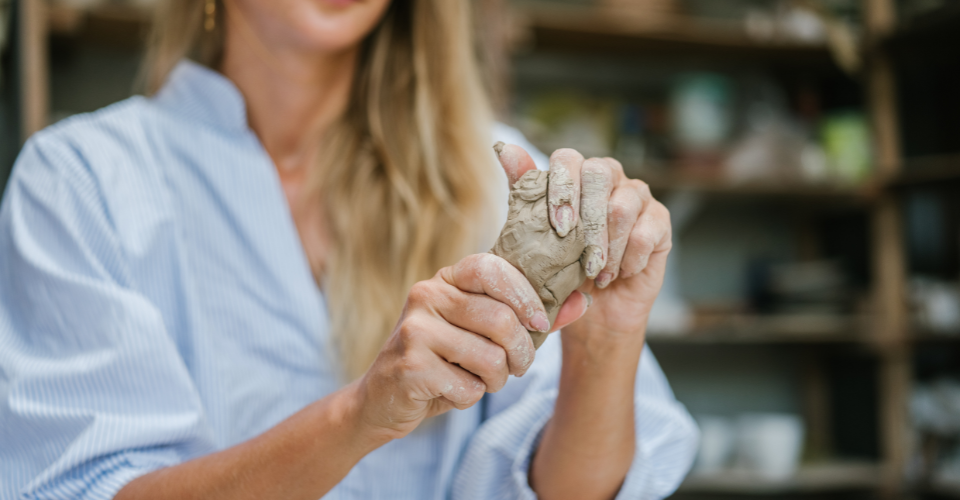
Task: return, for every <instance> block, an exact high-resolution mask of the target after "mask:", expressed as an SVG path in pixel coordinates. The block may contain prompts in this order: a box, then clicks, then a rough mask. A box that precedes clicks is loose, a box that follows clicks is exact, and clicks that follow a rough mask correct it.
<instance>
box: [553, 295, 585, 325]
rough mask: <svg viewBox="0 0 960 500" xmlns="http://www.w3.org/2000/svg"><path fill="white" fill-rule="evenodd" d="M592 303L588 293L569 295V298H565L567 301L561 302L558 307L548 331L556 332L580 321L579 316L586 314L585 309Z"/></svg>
mask: <svg viewBox="0 0 960 500" xmlns="http://www.w3.org/2000/svg"><path fill="white" fill-rule="evenodd" d="M592 302H593V297H592V296H591V295H590V294H588V293H584V292H581V291H579V290H577V291H575V292H573V293H571V294H570V296H569V297H567V300H565V301H563V305H562V306H560V312H559V313H557V319H556V321H554V322H553V327H551V328H550V329H551V330H553V331H556V330H559V329H561V328H563V327H565V326H567V325H569V324H570V323H573V322H574V321H576V320H578V319H580V317H581V316H583V315H584V314H586V313H587V308H589V307H590V304H591V303H592Z"/></svg>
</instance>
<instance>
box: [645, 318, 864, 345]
mask: <svg viewBox="0 0 960 500" xmlns="http://www.w3.org/2000/svg"><path fill="white" fill-rule="evenodd" d="M868 322H869V321H868V320H867V319H866V318H863V317H856V316H837V315H810V314H802V315H799V314H798V315H769V316H760V315H741V314H733V315H718V316H712V317H698V318H697V325H696V326H695V327H694V328H693V329H692V330H691V331H690V332H688V333H683V334H665V333H661V334H658V333H657V332H656V331H651V332H650V333H648V334H647V341H648V342H650V343H651V344H654V345H656V344H660V345H663V344H790V343H844V342H867V341H869V340H870V337H869V335H868V329H867V328H866V325H867V324H868Z"/></svg>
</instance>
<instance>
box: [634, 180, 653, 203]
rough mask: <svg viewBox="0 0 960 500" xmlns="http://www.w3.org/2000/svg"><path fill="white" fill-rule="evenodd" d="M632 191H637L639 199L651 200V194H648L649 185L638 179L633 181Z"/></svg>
mask: <svg viewBox="0 0 960 500" xmlns="http://www.w3.org/2000/svg"><path fill="white" fill-rule="evenodd" d="M631 184H633V187H634V189H636V190H637V194H639V195H640V199H648V198H653V194H651V193H650V185H649V184H647V183H646V182H643V181H641V180H640V179H633V182H632V183H631Z"/></svg>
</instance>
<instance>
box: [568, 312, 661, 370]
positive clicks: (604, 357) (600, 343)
mask: <svg viewBox="0 0 960 500" xmlns="http://www.w3.org/2000/svg"><path fill="white" fill-rule="evenodd" d="M645 337H646V319H644V321H643V322H641V323H639V324H638V326H636V327H634V328H631V327H628V328H622V329H613V328H610V327H609V326H608V325H606V324H601V323H598V322H595V321H590V319H589V318H581V319H580V320H579V321H576V322H574V323H572V324H570V325H568V326H566V327H564V328H563V330H562V335H561V337H560V338H561V339H562V341H563V345H564V358H566V357H567V356H568V355H576V356H578V357H580V358H582V359H580V361H582V362H601V363H604V364H610V363H611V362H616V361H617V360H620V359H623V360H633V359H639V355H640V353H641V352H642V351H643V346H644V342H645Z"/></svg>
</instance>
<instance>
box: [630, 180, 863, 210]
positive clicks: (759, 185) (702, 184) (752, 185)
mask: <svg viewBox="0 0 960 500" xmlns="http://www.w3.org/2000/svg"><path fill="white" fill-rule="evenodd" d="M637 177H638V178H640V179H642V180H643V181H645V182H646V183H647V184H649V185H650V189H651V190H653V191H678V190H686V191H694V192H697V193H702V194H704V195H707V196H711V197H715V198H716V197H721V198H722V197H731V198H738V199H743V198H749V199H771V200H778V201H792V202H797V201H800V202H802V201H809V202H815V203H824V202H826V203H832V204H837V203H839V204H867V203H869V202H870V201H872V200H873V199H874V198H876V196H877V195H878V194H879V189H878V186H877V184H876V183H873V182H868V183H865V184H863V185H843V184H830V183H817V184H814V183H803V182H789V181H774V180H769V181H748V182H742V183H738V182H733V181H731V180H729V179H726V178H724V177H719V176H714V177H706V176H691V175H639V176H637Z"/></svg>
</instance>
